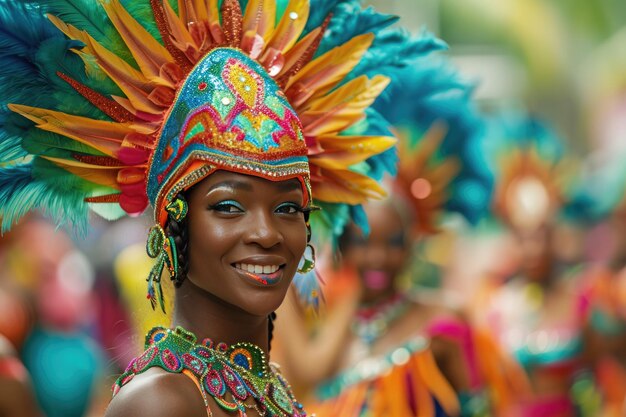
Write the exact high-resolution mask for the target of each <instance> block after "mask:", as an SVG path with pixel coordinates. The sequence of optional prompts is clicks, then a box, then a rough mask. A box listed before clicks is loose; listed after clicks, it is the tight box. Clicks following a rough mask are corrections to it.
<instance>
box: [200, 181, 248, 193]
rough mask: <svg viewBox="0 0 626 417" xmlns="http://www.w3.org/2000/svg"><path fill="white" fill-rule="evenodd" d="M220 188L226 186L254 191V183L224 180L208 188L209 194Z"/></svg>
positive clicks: (227, 187) (232, 188) (231, 188)
mask: <svg viewBox="0 0 626 417" xmlns="http://www.w3.org/2000/svg"><path fill="white" fill-rule="evenodd" d="M218 188H226V189H230V190H242V191H254V189H253V187H252V184H249V183H247V182H242V181H233V180H230V181H222V182H218V183H217V184H213V185H212V186H211V188H209V189H208V190H207V194H208V193H210V192H211V191H214V190H217V189H218Z"/></svg>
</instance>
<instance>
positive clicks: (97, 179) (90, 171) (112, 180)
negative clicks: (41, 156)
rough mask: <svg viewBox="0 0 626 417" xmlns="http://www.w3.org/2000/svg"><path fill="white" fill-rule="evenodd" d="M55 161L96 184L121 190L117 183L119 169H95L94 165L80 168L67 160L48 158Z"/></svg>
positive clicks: (61, 166)
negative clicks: (69, 163) (67, 162)
mask: <svg viewBox="0 0 626 417" xmlns="http://www.w3.org/2000/svg"><path fill="white" fill-rule="evenodd" d="M46 159H49V160H50V161H52V162H54V163H55V164H56V165H57V166H59V167H60V168H63V169H64V170H66V171H68V172H70V173H72V174H74V175H76V176H78V177H80V178H82V179H84V180H87V181H90V182H93V183H95V184H100V185H104V186H107V187H111V188H113V189H116V190H119V189H120V186H119V185H118V184H117V181H116V180H117V171H118V170H117V169H115V170H94V167H93V166H89V168H80V167H76V166H71V165H68V164H66V163H65V162H66V161H65V160H62V159H56V158H46Z"/></svg>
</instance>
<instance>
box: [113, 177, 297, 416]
mask: <svg viewBox="0 0 626 417" xmlns="http://www.w3.org/2000/svg"><path fill="white" fill-rule="evenodd" d="M303 201H304V197H303V191H302V187H301V185H300V182H299V181H298V180H297V179H291V180H287V181H278V182H272V181H268V180H265V179H261V178H257V177H252V176H248V175H242V174H236V173H232V172H227V171H217V172H215V173H213V174H212V175H210V176H208V177H207V178H206V179H204V180H203V181H201V182H200V183H198V184H197V185H195V186H194V187H192V188H191V189H190V190H189V191H188V193H187V202H188V205H189V212H188V214H187V218H188V225H189V252H188V256H189V273H188V275H187V278H186V279H185V280H184V281H183V284H182V286H181V287H180V288H178V289H177V290H176V293H175V311H174V317H173V322H172V326H183V327H184V328H185V329H187V330H189V331H191V332H193V333H194V334H195V335H196V336H197V337H198V338H199V339H200V340H201V339H203V338H207V337H209V338H211V339H212V340H214V341H216V342H225V343H227V344H233V343H236V342H249V343H253V344H255V345H257V346H259V347H260V348H261V349H263V350H264V351H265V352H266V354H267V352H268V351H269V342H268V318H267V317H268V315H269V314H270V313H271V312H273V311H275V310H276V309H277V308H278V307H279V306H280V304H281V303H282V301H283V299H284V297H285V295H286V293H287V290H288V289H289V285H290V284H291V280H292V278H293V276H294V274H295V272H296V269H297V267H298V262H299V261H300V258H301V257H302V254H303V252H304V249H305V247H306V225H305V220H304V214H303V209H304V208H303V207H302V204H303ZM242 263H245V264H254V265H261V266H272V265H273V266H279V271H280V272H279V275H280V279H279V280H278V282H277V283H275V284H272V285H262V284H259V283H258V282H256V281H254V280H252V279H250V278H249V277H248V276H247V275H246V274H245V272H244V271H243V270H242V269H241V264H242ZM209 406H210V408H211V411H212V413H213V416H215V417H219V416H231V415H233V414H232V413H229V412H227V411H225V410H223V409H221V408H220V407H219V406H218V405H217V404H216V403H215V402H214V401H213V400H212V398H209ZM172 415H176V416H182V417H187V416H189V417H196V416H198V417H200V416H206V415H207V411H206V408H205V406H204V402H203V399H202V396H201V395H200V391H199V390H198V388H197V387H196V385H195V383H194V382H193V381H192V380H191V379H190V378H188V377H186V376H184V375H182V374H170V373H167V372H166V371H164V370H161V369H160V368H152V369H150V370H148V371H146V372H144V373H143V374H140V375H137V376H136V377H135V378H134V379H133V380H132V381H131V382H130V383H128V384H127V385H125V386H124V387H123V388H122V389H121V390H120V392H119V394H118V395H116V396H115V398H114V399H113V401H111V404H110V405H109V408H108V409H107V412H106V416H107V417H118V416H133V417H135V416H139V417H140V416H146V417H148V416H149V417H159V416H164V417H165V416H172ZM248 415H250V416H257V415H258V413H257V412H256V411H255V410H248Z"/></svg>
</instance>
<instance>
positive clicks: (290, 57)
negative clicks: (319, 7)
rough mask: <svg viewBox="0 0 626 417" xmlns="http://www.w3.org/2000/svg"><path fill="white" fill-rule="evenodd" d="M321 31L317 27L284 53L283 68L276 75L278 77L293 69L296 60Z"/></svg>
mask: <svg viewBox="0 0 626 417" xmlns="http://www.w3.org/2000/svg"><path fill="white" fill-rule="evenodd" d="M321 30H322V28H319V27H318V28H315V29H313V30H312V31H311V32H309V33H308V34H307V35H306V36H305V37H304V38H302V39H300V40H299V41H298V42H297V43H296V44H295V46H294V47H293V48H290V49H289V50H288V51H286V52H285V53H284V56H285V65H284V66H283V69H282V70H281V71H280V72H279V73H278V75H279V76H280V75H282V74H284V73H285V72H286V71H288V70H289V69H291V67H293V65H294V64H295V63H296V62H297V61H298V59H300V57H301V56H302V54H304V52H305V51H306V50H307V49H308V48H309V47H310V46H311V45H312V44H313V42H314V41H315V38H317V36H318V35H319V33H320V31H321Z"/></svg>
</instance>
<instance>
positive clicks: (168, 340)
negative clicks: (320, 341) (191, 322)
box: [113, 327, 306, 417]
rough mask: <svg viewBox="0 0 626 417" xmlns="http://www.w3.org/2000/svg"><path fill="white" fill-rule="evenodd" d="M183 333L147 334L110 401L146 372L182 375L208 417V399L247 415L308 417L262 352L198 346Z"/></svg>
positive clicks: (206, 343) (207, 342) (159, 330)
mask: <svg viewBox="0 0 626 417" xmlns="http://www.w3.org/2000/svg"><path fill="white" fill-rule="evenodd" d="M196 341H197V338H196V336H195V335H194V334H193V333H191V332H188V331H187V330H185V329H183V328H182V327H176V329H174V330H172V329H166V328H163V327H155V328H153V329H152V330H151V331H150V332H148V334H147V335H146V350H145V351H144V353H143V354H142V355H140V356H138V357H137V358H135V359H133V360H132V361H131V362H130V364H129V365H128V367H127V368H126V371H125V372H124V373H123V374H122V375H121V376H120V377H119V378H118V379H117V381H116V382H115V384H113V396H115V395H116V394H117V393H118V392H119V390H120V388H121V387H123V386H124V385H126V384H127V383H129V382H130V381H131V380H132V379H133V377H134V376H135V375H137V374H140V373H142V372H144V371H146V370H148V369H149V368H152V367H159V368H161V369H164V370H165V371H167V372H171V373H184V374H187V376H190V377H193V378H194V379H195V380H196V381H197V383H198V384H197V385H198V387H199V388H200V391H201V393H202V396H203V398H204V402H205V405H206V407H207V411H208V413H209V415H211V411H210V408H209V403H208V397H209V396H210V397H212V398H213V399H214V400H215V402H216V403H217V404H218V405H219V406H220V407H221V408H223V409H225V410H228V411H230V412H238V414H239V416H240V417H245V416H246V409H247V408H248V409H255V410H256V411H257V412H258V413H259V414H260V415H261V416H262V417H274V416H280V417H288V416H293V417H306V412H305V411H304V409H303V406H302V404H300V403H298V402H297V401H296V399H295V398H294V396H293V394H292V392H291V388H290V386H289V384H288V383H287V381H286V380H285V379H284V378H283V377H282V376H281V375H280V374H279V373H278V372H277V370H276V369H275V368H274V367H273V366H272V365H271V364H268V361H267V360H266V358H265V353H264V352H263V351H262V350H261V348H259V347H258V346H256V345H253V344H251V343H236V344H234V345H232V346H227V345H226V344H225V343H219V344H217V346H214V343H213V341H212V340H211V339H204V340H203V341H202V343H200V344H198V343H196Z"/></svg>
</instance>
